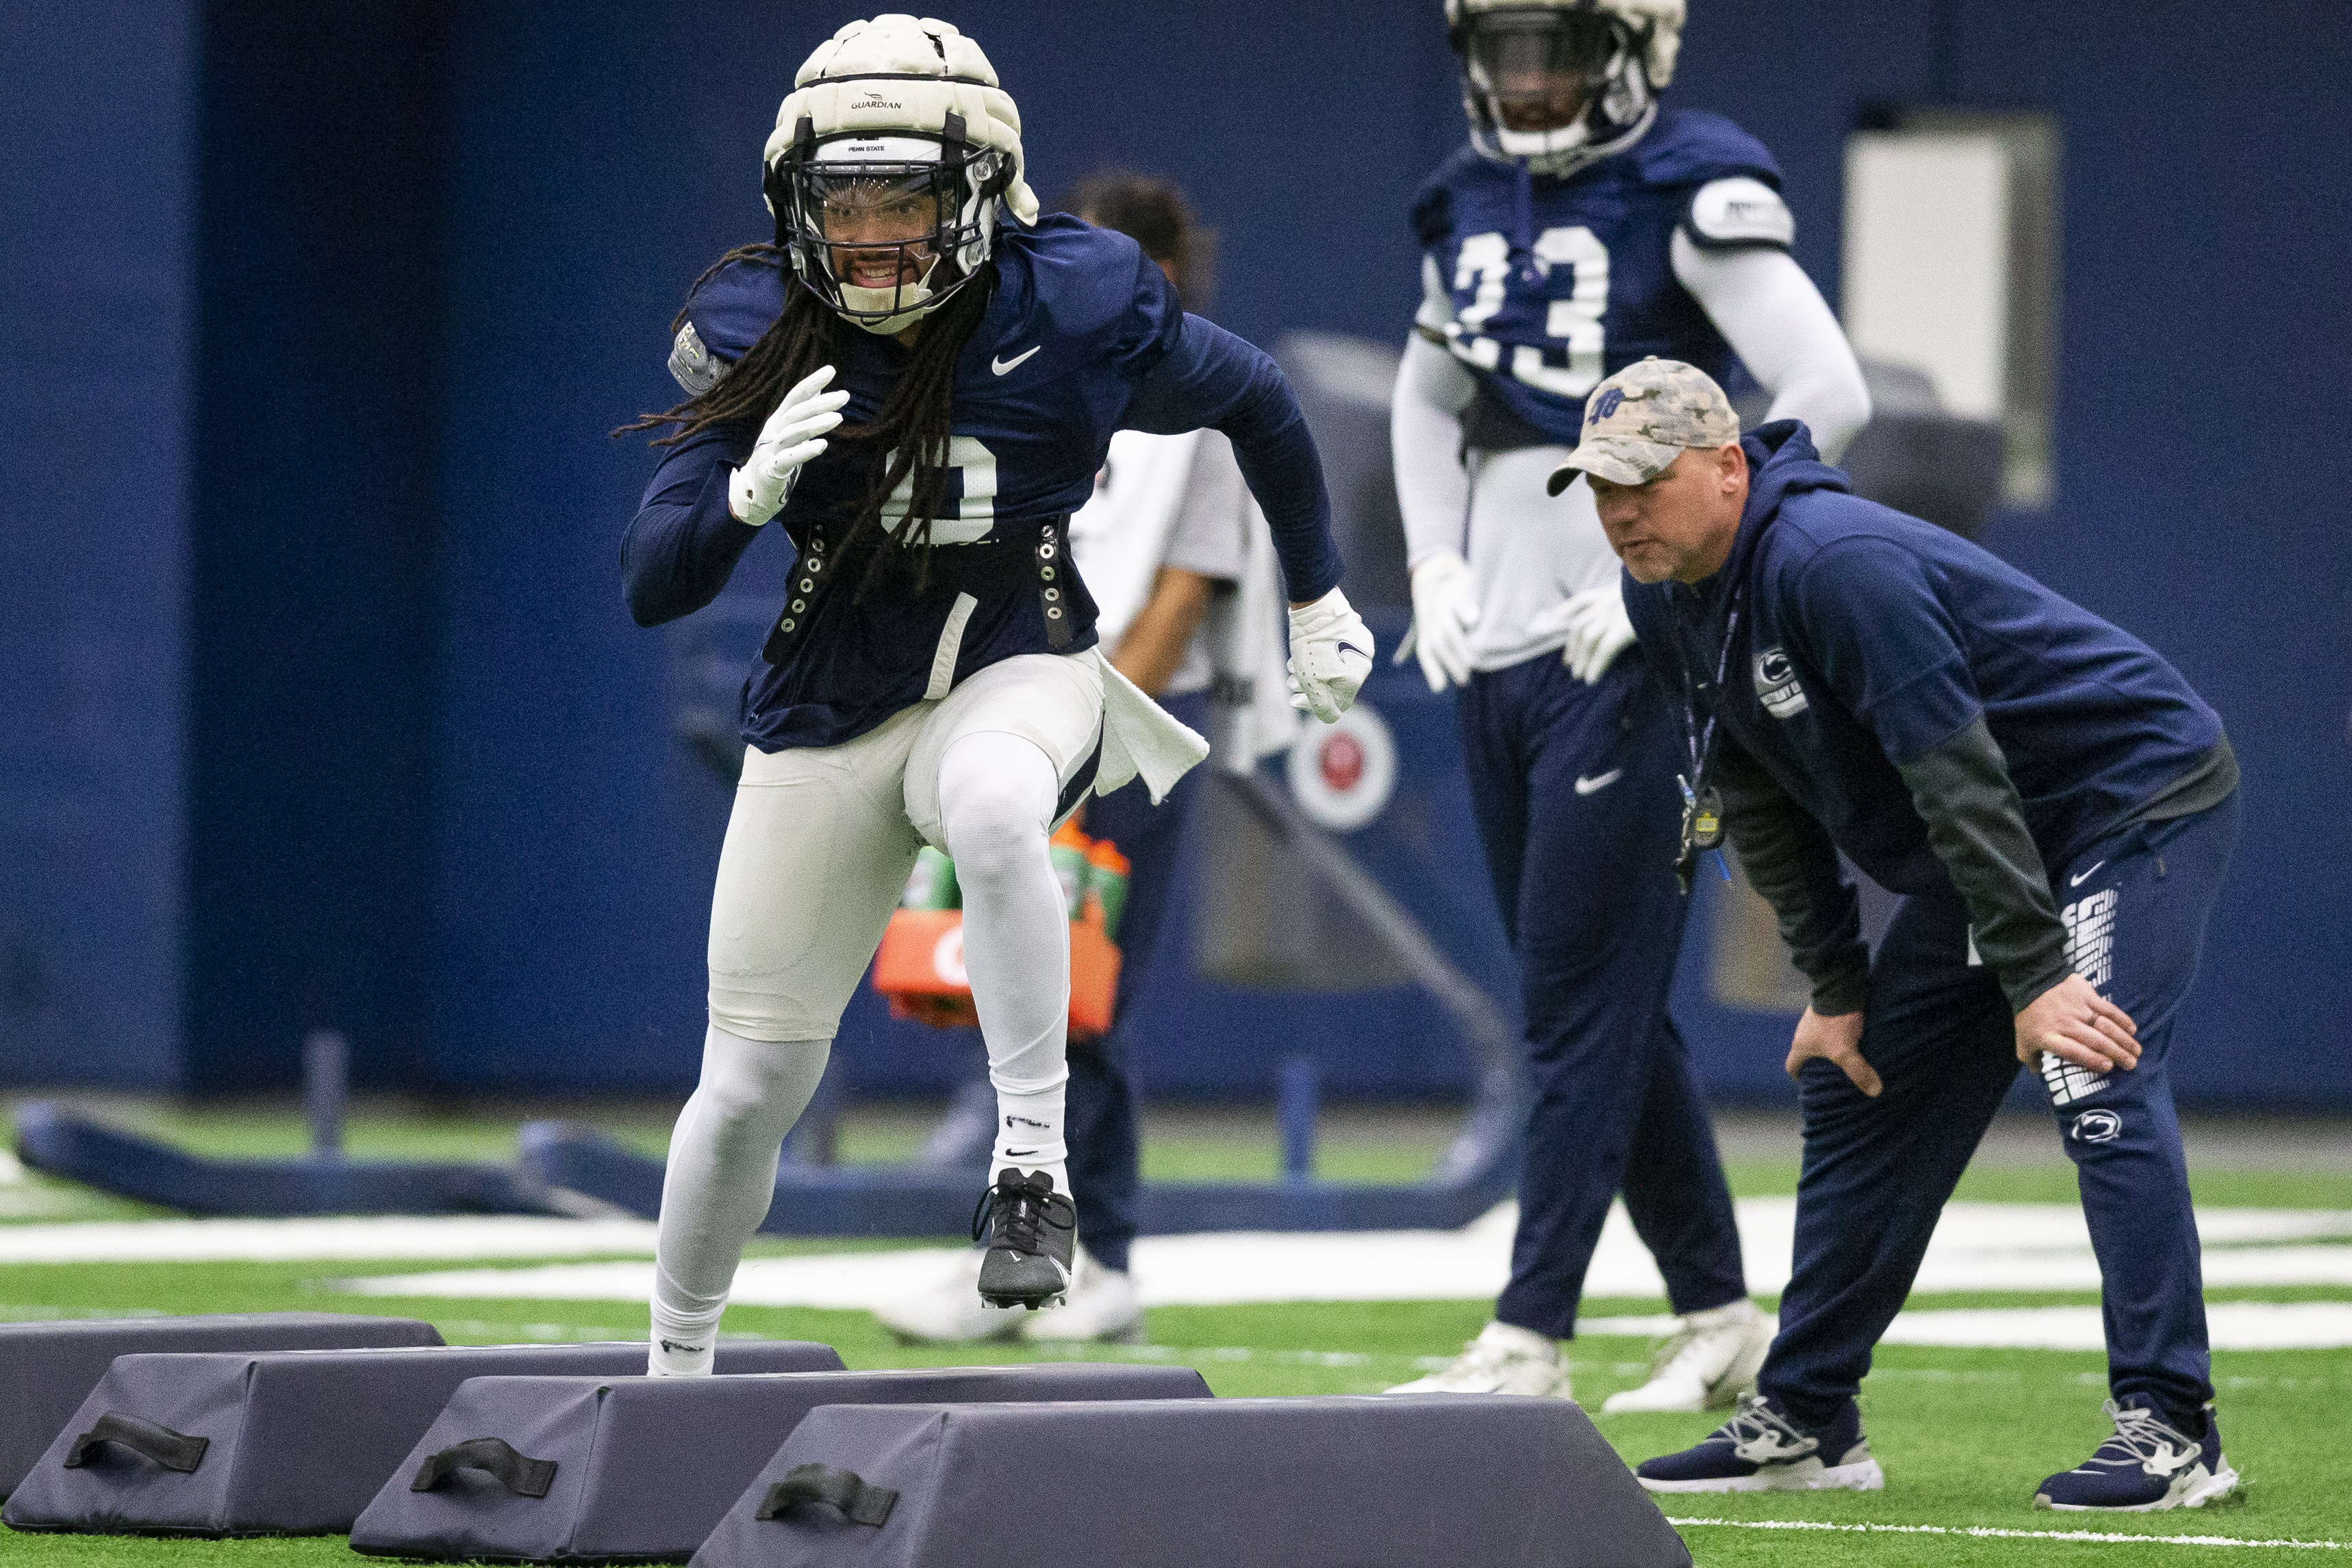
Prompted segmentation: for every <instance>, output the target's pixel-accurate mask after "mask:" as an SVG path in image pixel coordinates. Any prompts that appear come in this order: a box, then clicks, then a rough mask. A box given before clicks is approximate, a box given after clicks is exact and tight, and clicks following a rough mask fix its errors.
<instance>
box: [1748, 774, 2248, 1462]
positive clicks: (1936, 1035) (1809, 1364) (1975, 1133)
mask: <svg viewBox="0 0 2352 1568" xmlns="http://www.w3.org/2000/svg"><path fill="white" fill-rule="evenodd" d="M2238 817H2239V806H2238V798H2237V797H2236V796H2235V795H2232V796H2231V797H2230V798H2229V799H2228V800H2226V801H2224V802H2222V803H2221V805H2217V806H2215V807H2213V808H2212V809H2211V810H2210V811H2205V812H2200V813H2199V814H2198V815H2197V816H2188V817H2181V818H2178V819H2176V820H2174V821H2170V822H2156V823H2142V824H2138V825H2137V826H2132V827H2130V828H2127V829H2126V830H2125V831H2124V832H2123V833H2121V834H2118V835H2116V837H2111V838H2107V839H2105V840H2103V841H2102V842H2100V843H2098V844H2096V845H2095V846H2093V847H2091V848H2089V849H2088V850H2085V851H2084V853H2083V854H2082V855H2080V856H2078V857H2077V858H2075V859H2074V861H2073V862H2072V863H2071V864H2069V865H2066V866H2063V867H2060V868H2056V872H2055V874H2054V875H2053V877H2052V879H2051V888H2052V890H2053V892H2054V893H2055V894H2056V896H2057V900H2058V909H2059V915H2060V918H2061V919H2062V920H2063V921H2065V923H2066V927H2067V932H2068V942H2067V952H2068V957H2069V958H2070V960H2071V961H2072V962H2073V963H2074V969H2075V972H2076V973H2079V974H2081V975H2083V976H2084V978H2086V979H2088V980H2089V981H2091V983H2092V984H2095V985H2096V986H2097V987H2098V989H2099V992H2100V994H2103V995H2105V996H2106V997H2107V998H2108V999H2109V1000H2111V1001H2113V1002H2114V1003H2115V1004H2116V1005H2117V1006H2119V1007H2121V1008H2122V1009H2123V1010H2124V1011H2125V1012H2126V1013H2128V1014H2129V1015H2131V1017H2132V1020H2133V1022H2135V1023H2136V1024H2137V1025H2138V1026H2139V1036H2138V1039H2139V1047H2140V1058H2139V1065H2138V1067H2137V1068H2133V1069H2131V1070H2129V1071H2116V1072H2110V1073H2106V1074H2104V1075H2095V1074H2092V1073H2090V1072H2087V1071H2084V1069H2082V1068H2074V1067H2071V1066H2068V1065H2066V1064H2064V1063H2062V1062H2060V1061H2059V1060H2058V1058H2054V1057H2044V1058H2042V1086H2043V1091H2044V1095H2045V1097H2046V1098H2047V1100H2049V1102H2050V1104H2051V1108H2052V1110H2054V1111H2055V1112H2056V1115H2057V1121H2058V1132H2059V1136H2060V1139H2061V1141H2062V1142H2063V1145H2064V1147H2065V1150H2066V1154H2067V1157H2068V1158H2069V1159H2071V1160H2073V1161H2074V1167H2075V1177H2076V1181H2077V1184H2079V1186H2080V1187H2081V1190H2082V1194H2083V1211H2084V1217H2085V1218H2086V1219H2087V1220H2088V1221H2089V1224H2090V1231H2091V1246H2092V1248H2093V1250H2094V1251H2095V1253H2096V1254H2097V1255H2098V1259H2099V1270H2100V1274H2101V1277H2102V1282H2103V1283H2102V1292H2101V1300H2102V1309H2103V1311H2104V1315H2105V1320H2106V1333H2107V1377H2108V1382H2109V1384H2111V1385H2112V1387H2113V1390H2114V1392H2115V1393H2116V1395H2117V1396H2119V1397H2120V1396H2121V1395H2124V1394H2147V1395H2148V1396H2150V1398H2151V1399H2152V1400H2153V1401H2154V1403H2155V1404H2156V1405H2157V1406H2158V1409H2160V1410H2162V1411H2164V1412H2165V1413H2166V1415H2167V1418H2168V1419H2169V1420H2172V1421H2174V1422H2175V1423H2176V1424H2179V1425H2180V1426H2181V1428H2182V1430H2184V1431H2190V1432H2194V1431H2198V1430H2200V1429H2201V1428H2202V1418H2201V1417H2200V1416H2199V1415H2197V1411H2198V1409H2199V1407H2200V1406H2201V1405H2203V1404H2204V1403H2205V1402H2206V1401H2207V1400H2209V1399H2210V1398H2211V1397H2212V1396H2213V1386H2212V1384H2211V1383H2210V1381H2209V1378H2210V1371H2211V1363H2210V1356H2209V1355H2208V1353H2207V1351H2206V1342H2205V1303H2204V1295H2203V1281H2202V1276H2201V1272H2200V1264H2199V1257H2198V1246H2197V1222H2196V1218H2195V1216H2194V1215H2192V1214H2191V1213H2190V1210H2189V1173H2188V1166H2187V1164H2186V1163H2184V1161H2183V1160H2182V1157H2181V1152H2180V1124H2179V1121H2177V1120H2176V1119H2175V1117H2174V1115H2173V1108H2172V1083H2171V1079H2170V1078H2169V1077H2168V1074H2167V1071H2166V1065H2165V1064H2166V1057H2167V1055H2168V1052H2169V1049H2170V1047H2171V1044H2172V1025H2173V1017H2174V1015H2175V1013H2176V1012H2177V1010H2178V1009H2179V1005H2180V999H2181V997H2182V995H2183V994H2185V993H2186V992H2187V991H2188V989H2189V982H2190V980H2191V979H2192V978H2194V976H2195V974H2196V972H2197V961H2198V954H2199V951H2200V948H2201V947H2202V945H2203V943H2204V938H2205V922H2206V918H2207V916H2208V915H2209V914H2210V912H2211V910H2212V908H2213V900H2214V897H2215V895H2216V893H2217V892H2218V891H2219V890H2220V888H2221V879H2222V877H2223V875H2224V874H2225V873H2226V872H2227V870H2228V868H2229V864H2230V852H2231V847H2233V846H2234V845H2235V844H2236V843H2237V838H2238ZM2016 1047H2017V1037H2016V1030H2015V1026H2014V1023H2013V1021H2012V1019H2011V1016H2010V1011H2009V1005H2008V1003H2007V1001H2006V999H2005V998H2004V997H2003V996H2002V994H2001V990H2000V985H1999V984H1997V983H1996V982H1995V980H1994V978H1993V975H1992V973H1991V971H1990V970H1988V969H1985V968H1984V967H1982V966H1981V965H1979V964H1972V963H1970V962H1969V921H1968V912H1967V910H1966V909H1965V908H1964V907H1963V906H1962V904H1961V903H1960V900H1959V899H1958V895H1957V894H1953V895H1949V896H1944V897H1935V898H1911V899H1906V900H1903V901H1902V903H1901V906H1900V907H1899V908H1898V910H1896V912H1895V921H1894V923H1893V925H1892V926H1890V927H1889V928H1888V930H1887V932H1886V937H1885V941H1884V942H1881V943H1880V944H1879V948H1878V952H1876V953H1875V954H1874V956H1873V959H1872V963H1871V972H1870V993H1869V1001H1868V1003H1867V1004H1866V1006H1865V1013H1864V1023H1863V1033H1862V1054H1863V1056H1864V1058H1865V1059H1867V1060H1868V1061H1869V1062H1870V1064H1871V1066H1873V1067H1874V1068H1877V1069H1878V1075H1879V1078H1880V1079H1881V1080H1882V1081H1883V1083H1884V1085H1885V1088H1884V1090H1883V1092H1882V1093H1881V1094H1880V1095H1879V1097H1878V1098H1877V1099H1875V1100H1872V1099H1868V1098H1866V1097H1865V1096H1864V1094H1863V1093H1862V1091H1861V1090H1859V1089H1855V1088H1854V1087H1853V1084H1852V1083H1851V1082H1849V1081H1848V1080H1847V1079H1846V1077H1845V1075H1844V1074H1843V1073H1842V1072H1840V1071H1839V1070H1838V1069H1837V1068H1835V1067H1833V1066H1832V1065H1831V1064H1830V1063H1828V1062H1826V1061H1810V1062H1807V1063H1806V1064H1805V1065H1804V1067H1803V1068H1802V1069H1801V1072H1800V1075H1799V1079H1798V1097H1799V1100H1800V1102H1801V1105H1802V1107H1803V1110H1804V1128H1805V1157H1804V1169H1803V1174H1802V1175H1801V1177H1800V1178H1799V1180H1798V1185H1797V1229H1796V1255H1795V1270H1794V1274H1793V1277H1792V1278H1791V1279H1790V1281H1789V1289H1788V1291H1787V1293H1786V1294H1784V1295H1783V1296H1782V1297H1781V1298H1780V1337H1779V1338H1778V1339H1776V1340H1774V1341H1773V1342H1772V1353H1771V1356H1770V1358H1769V1359H1768V1360H1767V1361H1766V1362H1765V1363H1764V1370H1763V1373H1762V1375H1761V1376H1760V1377H1759V1380H1758V1384H1759V1390H1760V1392H1762V1393H1763V1394H1767V1395H1769V1397H1771V1398H1772V1399H1773V1400H1775V1401H1776V1402H1778V1403H1779V1404H1780V1406H1781V1407H1782V1408H1783V1409H1784V1410H1786V1411H1787V1412H1788V1414H1789V1415H1790V1418H1791V1419H1792V1420H1794V1421H1795V1422H1796V1423H1797V1425H1798V1426H1803V1427H1821V1426H1828V1425H1830V1424H1831V1422H1832V1421H1833V1420H1835V1419H1836V1418H1837V1416H1838V1415H1840V1414H1841V1412H1842V1410H1843V1406H1844V1405H1845V1404H1846V1403H1847V1402H1848V1401H1849V1400H1851V1399H1853V1396H1854V1393H1855V1391H1856V1390H1857V1389H1858V1388H1859V1387H1860V1386H1861V1383H1862V1378H1863V1374H1864V1373H1866V1372H1868V1371H1869V1370H1870V1357H1871V1351H1872V1349H1873V1347H1874V1346H1875V1345H1876V1344H1877V1342H1878V1337H1879V1335H1880V1334H1882V1333H1884V1332H1885V1331H1886V1326H1887V1324H1888V1323H1890V1322H1892V1321H1894V1318H1895V1312H1896V1311H1897V1310H1899V1309H1900V1308H1901V1307H1902V1305H1903V1300H1904V1298H1905V1296H1906V1295H1907V1294H1908V1293H1909V1291H1910V1289H1911V1281H1912V1279H1913V1277H1914V1276H1915V1275H1916V1274H1917V1273H1918V1270H1919V1260H1920V1258H1922V1257H1924V1256H1925V1255H1926V1253H1927V1238H1928V1236H1929V1235H1930V1233H1932V1232H1933V1231H1934V1229H1935V1227H1936V1219H1937V1215H1939V1214H1940V1213H1941V1212H1942V1210H1943V1206H1944V1200H1945V1199H1947V1198H1948V1197H1949V1196H1951V1193H1952V1186H1953V1184H1954V1183H1956V1182H1958V1180H1959V1176H1960V1172H1961V1170H1962V1169H1963V1168H1964V1167H1965V1166H1966V1165H1967V1164H1968V1163H1969V1155H1970V1154H1971V1153H1973V1152H1975V1150H1976V1146H1977V1141H1978V1140H1979V1138H1981V1137H1982V1136H1983V1135H1984V1130H1985V1128H1986V1126H1987V1125H1988V1124H1989V1123H1990V1121H1992V1117H1993V1112H1994V1111H1995V1110H1997V1109H1999V1107H2000V1101H2001V1097H2002V1096H2003V1095H2004V1094H2005V1093H2006V1092H2007V1091H2008V1089H2009V1086H2010V1083H2011V1080H2012V1079H2014V1078H2015V1077H2016V1076H2017V1071H2018V1062H2017V1056H2016Z"/></svg>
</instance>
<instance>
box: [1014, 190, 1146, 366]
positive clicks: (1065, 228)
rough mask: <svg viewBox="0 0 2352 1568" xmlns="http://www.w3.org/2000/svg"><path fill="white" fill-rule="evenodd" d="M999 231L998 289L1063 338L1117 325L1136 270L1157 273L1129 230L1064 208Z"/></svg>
mask: <svg viewBox="0 0 2352 1568" xmlns="http://www.w3.org/2000/svg"><path fill="white" fill-rule="evenodd" d="M999 232H1000V237H999V239H998V241H997V252H996V254H997V270H998V284H997V287H998V289H999V290H1000V291H1001V292H1003V293H1005V294H1007V295H1008V296H1009V298H1010V300H1011V302H1012V303H1013V304H1014V305H1015V306H1016V307H1017V308H1018V310H1019V313H1020V316H1022V317H1024V318H1025V317H1029V316H1032V315H1034V316H1038V317H1042V318H1043V323H1044V324H1050V328H1051V330H1052V331H1054V332H1055V333H1056V334H1057V335H1060V336H1063V337H1070V338H1090V337H1094V336H1097V334H1100V333H1104V332H1108V331H1115V330H1117V329H1118V327H1119V326H1120V325H1121V324H1122V323H1123V322H1124V321H1126V318H1127V316H1128V314H1129V311H1130V310H1133V309H1134V307H1135V303H1136V298H1137V292H1138V289H1139V287H1140V285H1141V282H1142V281H1145V280H1147V279H1145V275H1144V270H1143V269H1144V268H1150V278H1151V279H1159V278H1160V269H1159V268H1157V267H1155V266H1152V264H1151V262H1150V260H1149V259H1147V258H1145V256H1144V254H1143V247H1141V246H1140V245H1138V244H1137V243H1136V242H1135V241H1134V239H1133V238H1131V237H1129V236H1127V235H1124V234H1121V233H1119V232H1118V230H1117V229H1112V228H1097V227H1095V226H1093V225H1092V224H1089V223H1085V222H1082V221H1081V220H1079V219H1077V218H1075V217H1071V216H1068V215H1067V214H1065V213H1048V214H1046V215H1045V216H1042V217H1040V218H1039V219H1038V220H1037V222H1036V223H1035V224H1034V225H1033V226H1030V227H1029V228H1027V229H1024V230H1021V231H1019V232H1017V233H1012V234H1006V233H1003V231H999ZM1163 281H1164V280H1163Z"/></svg>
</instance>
